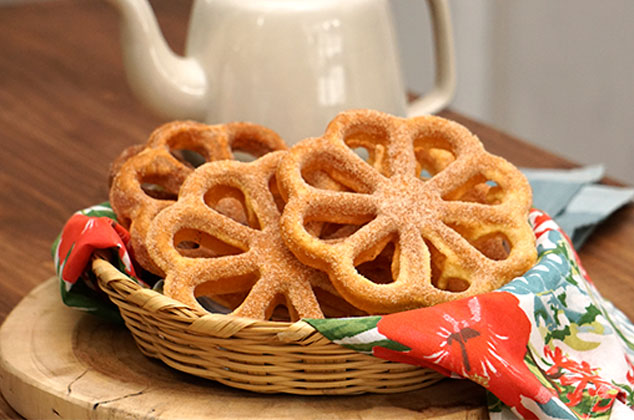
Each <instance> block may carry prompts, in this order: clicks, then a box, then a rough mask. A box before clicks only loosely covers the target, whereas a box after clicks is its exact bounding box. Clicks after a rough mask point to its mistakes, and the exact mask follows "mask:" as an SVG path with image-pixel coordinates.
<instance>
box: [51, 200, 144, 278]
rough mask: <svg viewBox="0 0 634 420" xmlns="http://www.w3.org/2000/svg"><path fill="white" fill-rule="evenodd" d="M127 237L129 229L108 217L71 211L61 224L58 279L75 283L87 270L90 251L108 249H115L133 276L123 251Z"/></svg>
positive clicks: (57, 255)
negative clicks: (66, 219)
mask: <svg viewBox="0 0 634 420" xmlns="http://www.w3.org/2000/svg"><path fill="white" fill-rule="evenodd" d="M129 240H130V234H129V233H128V231H127V230H125V229H124V228H123V227H122V226H121V225H120V224H118V223H117V222H116V221H114V220H112V219H110V218H108V217H90V216H86V215H83V214H79V213H76V214H74V215H73V216H71V218H70V219H69V220H68V222H66V225H64V229H63V230H62V234H61V237H60V243H59V246H58V248H57V252H56V255H55V259H56V261H59V262H60V265H59V267H60V273H59V276H60V278H61V279H63V280H64V282H66V283H69V284H73V283H75V282H76V281H77V279H78V278H79V277H80V276H81V275H82V273H84V271H85V270H86V266H87V265H88V264H89V263H90V259H91V258H92V255H93V253H94V252H95V251H96V250H99V249H109V248H115V249H117V252H118V255H119V258H120V259H121V260H122V261H123V262H124V263H125V265H126V268H127V270H126V271H128V274H130V275H133V276H134V275H135V274H134V268H133V267H132V263H131V261H130V256H129V255H128V252H127V250H126V245H127V243H128V241H129Z"/></svg>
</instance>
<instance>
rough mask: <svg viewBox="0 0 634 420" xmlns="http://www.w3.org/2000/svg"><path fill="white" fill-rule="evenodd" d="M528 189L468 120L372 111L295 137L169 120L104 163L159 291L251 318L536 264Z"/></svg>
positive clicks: (375, 310)
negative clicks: (291, 141) (287, 139)
mask: <svg viewBox="0 0 634 420" xmlns="http://www.w3.org/2000/svg"><path fill="white" fill-rule="evenodd" d="M236 156H242V158H241V159H237V158H236ZM245 156H250V157H251V158H252V160H251V161H247V159H246V158H245ZM531 202H532V197H531V189H530V186H529V184H528V182H527V180H526V178H525V177H524V176H523V175H522V174H521V172H520V171H519V170H518V169H517V168H515V167H514V166H513V165H511V164H510V163H509V162H507V161H506V160H504V159H502V158H500V157H497V156H494V155H491V154H490V153H488V152H486V151H485V150H484V148H483V146H482V144H481V143H480V141H479V140H478V139H477V137H475V136H474V135H473V134H471V133H470V132H469V131H468V130H467V129H466V128H465V127H463V126H461V125H459V124H457V123H455V122H452V121H449V120H446V119H443V118H440V117H435V116H422V117H415V118H408V119H406V118H399V117H395V116H392V115H388V114H385V113H381V112H378V111H372V110H351V111H346V112H342V113H340V114H339V115H337V116H336V117H335V118H334V119H333V120H332V121H331V122H330V123H329V125H328V127H327V128H326V130H325V133H324V134H323V135H322V136H321V137H313V138H307V139H304V140H302V141H301V142H299V143H297V144H296V145H294V146H293V147H291V148H288V147H287V146H286V145H285V143H284V141H283V140H282V139H281V138H280V137H279V136H278V135H277V134H276V133H274V132H273V131H271V130H270V129H267V128H265V127H262V126H259V125H256V124H251V123H243V122H236V123H229V124H222V125H205V124H200V123H195V122H191V121H175V122H171V123H168V124H165V125H163V126H161V127H159V128H158V129H157V130H155V131H154V132H153V133H152V134H151V136H150V138H149V140H148V141H147V143H146V144H144V145H138V146H132V147H130V148H128V149H126V150H124V151H123V152H122V153H121V155H120V156H119V157H118V158H117V159H116V160H115V162H113V164H112V167H111V174H110V204H111V205H112V208H113V210H114V211H115V213H116V215H117V218H118V220H119V222H120V223H121V224H123V225H124V226H125V227H126V228H128V229H129V230H130V234H131V243H130V247H131V253H132V256H133V258H134V259H135V261H136V262H137V263H138V264H139V265H140V266H142V267H143V268H144V269H145V270H147V271H148V272H150V273H153V274H154V275H157V276H160V277H161V278H163V279H164V283H163V284H164V286H163V292H164V293H165V294H166V295H167V296H169V297H172V298H174V299H176V300H179V301H181V302H183V303H185V304H187V305H190V306H192V307H202V306H201V302H203V301H213V302H215V303H216V304H218V305H220V306H221V307H222V308H226V310H227V312H229V313H230V314H232V315H235V316H243V317H249V318H255V319H261V320H268V319H280V320H291V321H294V320H297V319H301V318H323V317H341V316H357V315H364V314H385V313H392V312H398V311H403V310H408V309H413V308H418V307H424V306H431V305H434V304H438V303H441V302H446V301H450V300H454V299H458V298H462V297H467V296H472V295H475V294H480V293H485V292H488V291H491V290H494V289H496V288H498V287H500V286H502V285H504V284H505V283H507V282H508V281H509V280H511V279H512V278H514V277H516V276H518V275H521V274H523V273H524V272H525V271H526V270H528V269H529V268H530V267H531V266H532V265H533V264H534V263H535V260H536V248H535V236H534V234H533V231H532V229H531V227H530V225H529V223H528V212H529V209H530V206H531Z"/></svg>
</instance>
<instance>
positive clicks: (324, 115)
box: [110, 0, 455, 144]
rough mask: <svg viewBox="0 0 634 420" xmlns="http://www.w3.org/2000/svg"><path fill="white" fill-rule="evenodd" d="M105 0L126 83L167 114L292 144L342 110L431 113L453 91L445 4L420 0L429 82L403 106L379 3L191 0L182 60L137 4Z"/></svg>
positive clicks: (394, 53)
mask: <svg viewBox="0 0 634 420" xmlns="http://www.w3.org/2000/svg"><path fill="white" fill-rule="evenodd" d="M110 1H111V2H112V3H114V4H115V5H116V6H117V7H118V8H119V10H120V11H121V15H122V18H123V20H122V46H123V52H124V61H125V66H126V72H127V75H128V80H129V82H130V85H131V87H132V88H133V90H134V91H135V92H136V93H137V95H138V96H139V97H140V98H141V99H142V100H143V102H145V103H146V104H147V105H148V106H150V107H151V108H152V109H154V110H155V111H157V112H158V113H160V114H161V115H163V116H165V117H167V118H170V119H178V118H190V119H195V120H199V121H205V122H207V123H209V124H215V123H223V122H229V121H251V122H255V123H258V124H262V125H265V126H267V127H270V128H272V129H274V130H276V131H277V132H278V133H280V135H282V137H283V138H284V139H285V140H286V141H287V143H289V144H293V143H296V142H297V141H299V140H301V139H302V138H305V137H309V136H318V135H321V133H323V131H324V129H325V127H326V125H327V123H328V121H330V120H331V119H332V118H333V117H334V116H335V115H336V114H337V113H338V112H339V111H341V110H344V109H351V108H373V109H378V110H381V111H385V112H389V113H392V114H395V115H406V114H408V113H409V114H421V113H430V112H434V111H437V110H438V109H440V108H441V107H443V106H444V105H446V104H447V102H448V101H449V100H450V99H451V97H452V95H453V90H454V86H455V77H454V72H453V51H452V41H451V28H450V24H449V13H448V10H447V5H446V3H445V1H446V0H428V3H429V5H430V9H431V12H432V13H431V16H432V27H433V28H434V35H435V37H434V39H435V42H436V58H437V59H436V87H435V88H434V90H432V92H430V93H428V94H427V95H425V96H424V97H423V98H422V99H421V100H419V101H418V102H416V103H414V104H413V105H412V106H411V107H410V108H409V109H408V107H407V104H406V98H405V87H404V84H403V79H402V73H401V69H400V64H399V62H400V61H399V56H398V48H397V43H396V34H395V31H394V27H393V22H392V15H391V11H390V8H389V4H388V2H387V0H346V1H341V0H196V1H195V2H194V4H193V7H192V12H191V18H190V27H189V33H188V37H187V44H186V51H185V56H184V57H181V56H177V55H175V54H174V53H173V52H172V51H171V50H170V49H169V47H168V46H167V44H166V43H165V41H164V39H163V37H162V34H161V33H160V30H159V28H158V25H157V24H156V19H155V17H154V15H153V12H152V9H151V7H150V6H149V4H148V3H147V1H146V0H142V1H140V0H110Z"/></svg>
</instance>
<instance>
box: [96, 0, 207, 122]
mask: <svg viewBox="0 0 634 420" xmlns="http://www.w3.org/2000/svg"><path fill="white" fill-rule="evenodd" d="M108 1H109V3H111V4H112V5H114V6H115V7H116V8H117V9H118V11H119V14H120V15H121V45H122V52H123V61H124V65H125V70H126V75H127V78H128V82H129V84H130V87H131V88H132V90H133V92H134V93H135V94H136V95H137V96H138V98H139V99H140V100H141V101H142V102H143V103H145V104H146V105H147V106H148V107H149V108H151V109H153V110H154V111H155V112H156V113H158V114H160V115H162V116H164V117H167V118H173V119H185V118H187V119H197V120H203V119H204V117H205V113H206V112H205V104H206V100H205V96H206V95H207V78H206V75H205V72H204V70H203V69H202V67H201V66H200V64H199V63H198V62H197V61H196V60H195V59H194V58H193V57H182V56H179V55H177V54H175V53H174V52H173V51H172V50H171V48H170V47H169V46H168V45H167V42H166V41H165V38H164V37H163V34H162V33H161V30H160V28H159V25H158V23H157V21H156V16H155V15H154V12H153V11H152V7H151V6H150V4H149V2H148V1H147V0H108Z"/></svg>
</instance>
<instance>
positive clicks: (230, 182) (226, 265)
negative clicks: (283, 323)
mask: <svg viewBox="0 0 634 420" xmlns="http://www.w3.org/2000/svg"><path fill="white" fill-rule="evenodd" d="M284 154H285V152H274V153H270V154H267V155H265V156H263V157H261V158H259V159H258V160H256V161H254V162H250V163H243V162H237V161H229V160H225V161H219V162H211V163H207V164H204V165H202V166H200V167H198V168H197V169H196V170H195V171H194V172H193V173H191V174H190V175H189V177H188V178H187V179H186V180H185V182H184V184H183V186H182V188H181V191H180V194H179V198H178V201H177V202H176V203H175V204H173V205H172V206H170V207H169V208H166V209H165V210H163V211H162V212H160V213H159V214H158V215H157V216H156V218H155V219H154V221H153V222H152V224H151V227H150V230H149V233H148V236H147V246H148V250H149V254H150V256H151V257H152V258H153V259H154V261H155V262H156V264H157V265H158V266H159V267H160V268H161V270H163V271H164V272H165V273H166V277H165V282H164V289H163V290H164V293H165V294H166V295H167V296H170V297H172V298H174V299H176V300H179V301H180V302H183V303H186V304H188V305H189V306H192V307H201V305H200V304H199V302H198V301H197V300H196V297H199V296H210V297H212V299H214V300H216V301H219V302H222V303H224V304H225V305H227V306H230V307H232V308H234V307H235V309H234V310H233V312H232V314H233V315H236V316H243V317H249V318H255V319H270V318H271V316H272V313H273V310H274V309H275V308H276V307H277V306H278V305H283V306H285V307H286V308H287V309H288V312H289V315H290V318H291V320H297V319H300V318H305V317H308V318H323V312H322V310H321V309H320V305H319V302H318V301H317V297H316V296H315V293H314V291H313V286H318V287H322V288H324V289H327V288H328V287H329V286H328V284H327V283H328V279H327V277H326V275H325V274H324V273H321V272H319V271H317V270H315V269H312V268H310V267H307V266H305V265H304V264H302V263H301V262H300V261H298V260H297V258H295V256H294V255H293V254H292V253H291V252H290V251H289V250H288V249H287V248H286V246H285V245H284V242H283V240H282V238H281V234H280V230H279V219H280V214H281V208H282V207H283V203H282V202H281V200H280V197H279V196H278V194H277V189H276V182H275V171H276V169H277V165H278V162H279V161H280V159H281V158H282V156H283V155H284ZM226 197H231V198H233V199H235V200H236V201H238V202H240V203H241V204H242V205H243V211H244V217H242V218H239V219H238V220H236V219H235V218H234V217H230V216H228V215H226V214H222V213H221V212H220V211H218V204H219V203H220V202H221V201H222V200H223V199H224V198H226ZM241 221H242V222H241ZM183 244H189V245H188V246H191V244H193V246H195V247H197V248H199V249H201V250H204V251H205V252H206V255H204V256H200V257H198V258H192V257H190V256H186V255H183V252H182V247H183ZM324 283H325V284H326V286H324ZM333 292H334V290H333Z"/></svg>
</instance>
